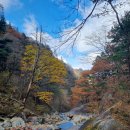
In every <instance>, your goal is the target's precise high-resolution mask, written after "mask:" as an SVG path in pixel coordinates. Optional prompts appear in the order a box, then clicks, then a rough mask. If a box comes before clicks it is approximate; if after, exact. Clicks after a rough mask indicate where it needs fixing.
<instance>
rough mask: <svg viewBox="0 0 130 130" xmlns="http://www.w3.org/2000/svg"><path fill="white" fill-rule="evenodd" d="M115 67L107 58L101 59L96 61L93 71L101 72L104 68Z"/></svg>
mask: <svg viewBox="0 0 130 130" xmlns="http://www.w3.org/2000/svg"><path fill="white" fill-rule="evenodd" d="M112 68H113V65H112V64H111V63H109V62H108V61H107V60H103V59H99V60H97V61H96V62H95V63H94V66H93V68H92V71H93V72H101V71H104V70H110V69H112Z"/></svg>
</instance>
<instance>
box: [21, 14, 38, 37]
mask: <svg viewBox="0 0 130 130" xmlns="http://www.w3.org/2000/svg"><path fill="white" fill-rule="evenodd" d="M37 26H38V23H37V21H36V19H35V17H34V15H32V14H31V15H29V16H28V17H26V18H25V19H24V24H23V29H24V32H25V33H26V34H27V35H28V36H31V37H34V33H35V32H36V28H37Z"/></svg>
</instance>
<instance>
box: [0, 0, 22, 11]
mask: <svg viewBox="0 0 130 130" xmlns="http://www.w3.org/2000/svg"><path fill="white" fill-rule="evenodd" d="M0 4H2V5H3V6H4V8H5V9H9V8H12V7H15V8H19V7H22V6H23V3H22V2H21V0H0Z"/></svg>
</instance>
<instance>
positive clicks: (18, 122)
mask: <svg viewBox="0 0 130 130" xmlns="http://www.w3.org/2000/svg"><path fill="white" fill-rule="evenodd" d="M10 121H11V123H12V127H17V126H22V127H25V122H24V120H23V119H22V118H20V117H14V118H12V119H11V120H10Z"/></svg>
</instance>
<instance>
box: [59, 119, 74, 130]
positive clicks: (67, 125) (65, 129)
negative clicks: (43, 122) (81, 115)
mask: <svg viewBox="0 0 130 130" xmlns="http://www.w3.org/2000/svg"><path fill="white" fill-rule="evenodd" d="M72 126H74V124H73V123H72V122H69V121H68V122H65V123H63V124H60V125H59V126H58V127H59V128H61V129H62V130H68V129H69V128H71V127H72Z"/></svg>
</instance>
